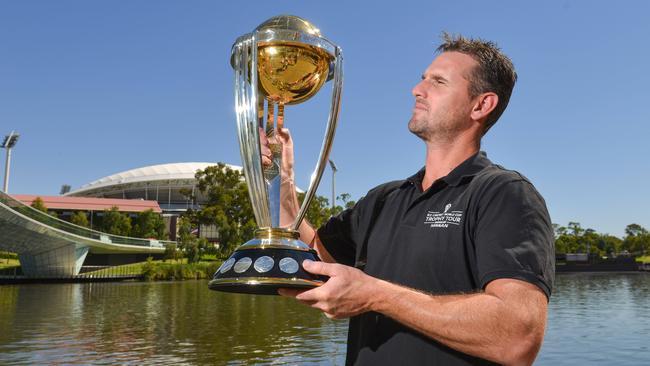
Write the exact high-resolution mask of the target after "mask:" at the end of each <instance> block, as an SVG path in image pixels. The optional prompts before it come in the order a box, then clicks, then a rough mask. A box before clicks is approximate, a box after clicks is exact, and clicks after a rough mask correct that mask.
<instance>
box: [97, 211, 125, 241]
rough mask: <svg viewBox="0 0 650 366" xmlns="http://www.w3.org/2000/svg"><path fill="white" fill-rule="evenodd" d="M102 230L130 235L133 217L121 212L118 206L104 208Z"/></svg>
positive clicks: (114, 233)
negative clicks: (108, 208)
mask: <svg viewBox="0 0 650 366" xmlns="http://www.w3.org/2000/svg"><path fill="white" fill-rule="evenodd" d="M101 231H103V232H105V233H109V234H113V235H122V236H129V235H130V234H131V218H130V217H129V216H128V215H126V214H123V213H121V212H120V210H119V208H118V207H117V206H113V207H111V209H110V210H104V217H102V224H101Z"/></svg>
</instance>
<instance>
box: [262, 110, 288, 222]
mask: <svg viewBox="0 0 650 366" xmlns="http://www.w3.org/2000/svg"><path fill="white" fill-rule="evenodd" d="M283 117H284V108H278V115H277V117H276V116H275V105H274V104H272V103H271V102H268V104H267V117H266V129H265V132H266V136H267V138H268V141H269V148H270V149H271V156H272V159H271V160H272V161H271V165H269V166H266V167H264V168H263V173H264V181H265V183H266V187H267V192H268V207H269V210H270V214H271V227H273V228H278V227H280V216H281V215H280V197H281V189H282V169H281V168H282V143H281V142H280V139H279V138H278V136H277V133H278V128H279V127H277V126H276V122H277V123H278V124H279V123H280V121H282V119H283Z"/></svg>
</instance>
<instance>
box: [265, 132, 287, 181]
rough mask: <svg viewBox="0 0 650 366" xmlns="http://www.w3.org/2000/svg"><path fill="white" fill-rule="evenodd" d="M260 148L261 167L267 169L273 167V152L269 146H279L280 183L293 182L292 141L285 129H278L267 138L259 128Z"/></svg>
mask: <svg viewBox="0 0 650 366" xmlns="http://www.w3.org/2000/svg"><path fill="white" fill-rule="evenodd" d="M259 131H260V132H259V133H260V148H261V154H262V166H263V167H264V168H268V167H270V166H272V165H273V150H272V148H271V145H275V144H279V145H281V148H282V159H281V161H282V166H281V173H280V174H281V176H282V182H287V181H291V182H293V180H294V174H293V164H294V159H293V140H292V139H291V133H290V132H289V129H287V128H280V129H279V130H277V131H276V132H275V133H274V134H273V136H270V137H269V136H267V135H266V132H265V131H264V129H263V128H261V127H260V129H259Z"/></svg>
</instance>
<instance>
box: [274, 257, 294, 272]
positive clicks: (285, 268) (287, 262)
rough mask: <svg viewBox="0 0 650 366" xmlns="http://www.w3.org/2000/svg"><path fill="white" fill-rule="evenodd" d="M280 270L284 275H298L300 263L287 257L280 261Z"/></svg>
mask: <svg viewBox="0 0 650 366" xmlns="http://www.w3.org/2000/svg"><path fill="white" fill-rule="evenodd" d="M279 266H280V270H281V271H282V272H284V273H296V272H298V268H299V266H298V262H297V261H296V260H295V259H293V258H291V257H286V258H282V259H280V264H279Z"/></svg>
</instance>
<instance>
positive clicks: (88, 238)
mask: <svg viewBox="0 0 650 366" xmlns="http://www.w3.org/2000/svg"><path fill="white" fill-rule="evenodd" d="M171 243H175V242H171V241H159V240H153V239H140V238H131V237H125V236H118V235H110V234H106V233H103V232H99V231H95V230H91V229H88V228H85V227H81V226H77V225H74V224H71V223H69V222H67V221H63V220H60V219H58V218H55V217H52V216H50V215H48V214H47V213H45V212H41V211H39V210H36V209H34V208H32V207H30V206H28V205H25V204H24V203H22V202H20V201H18V200H16V199H14V198H12V197H11V196H9V195H8V194H6V193H4V192H2V191H0V250H4V251H10V252H14V253H17V254H18V259H19V260H20V264H21V268H22V271H23V273H24V274H25V275H26V276H29V277H46V278H60V277H71V276H76V275H77V274H79V271H80V269H81V267H82V265H83V263H84V260H85V259H86V256H87V255H88V254H89V253H93V254H152V255H153V254H162V253H163V252H164V251H165V246H166V245H168V244H171Z"/></svg>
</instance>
